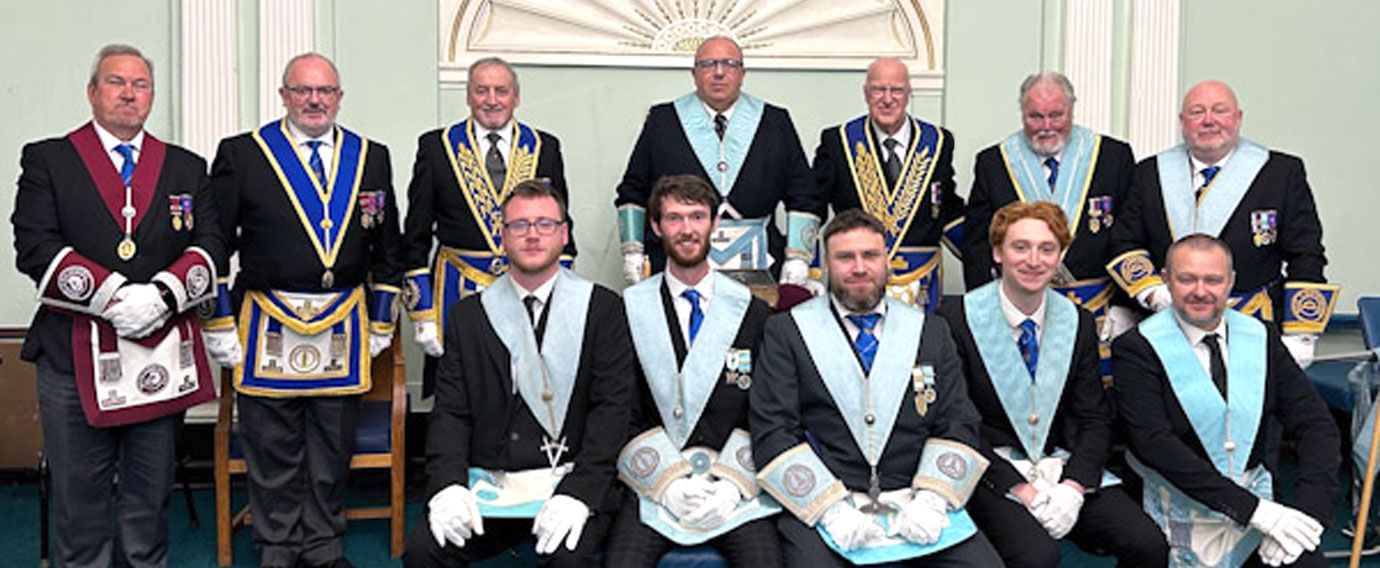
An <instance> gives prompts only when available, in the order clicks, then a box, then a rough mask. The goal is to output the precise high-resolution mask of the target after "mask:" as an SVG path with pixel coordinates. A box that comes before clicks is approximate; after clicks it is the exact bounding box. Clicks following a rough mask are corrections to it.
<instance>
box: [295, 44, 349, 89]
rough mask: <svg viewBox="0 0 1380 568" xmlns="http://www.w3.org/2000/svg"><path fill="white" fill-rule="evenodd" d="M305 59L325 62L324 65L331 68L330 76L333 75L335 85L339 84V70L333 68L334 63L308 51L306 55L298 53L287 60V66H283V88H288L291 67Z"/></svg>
mask: <svg viewBox="0 0 1380 568" xmlns="http://www.w3.org/2000/svg"><path fill="white" fill-rule="evenodd" d="M305 59H320V60H322V61H325V62H326V65H329V66H331V74H333V75H335V82H336V83H339V82H340V70H339V69H336V67H335V62H334V61H331V60H330V59H329V58H327V57H326V56H324V55H321V54H320V53H317V52H315V51H308V52H306V53H299V54H297V55H294V56H292V59H289V60H288V62H287V65H284V66H283V86H284V87H287V86H288V74H289V73H291V72H292V66H293V65H296V64H297V62H298V61H302V60H305ZM337 86H339V85H337Z"/></svg>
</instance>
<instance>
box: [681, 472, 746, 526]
mask: <svg viewBox="0 0 1380 568" xmlns="http://www.w3.org/2000/svg"><path fill="white" fill-rule="evenodd" d="M737 507H738V486H736V485H734V484H732V483H729V482H728V481H725V480H722V479H720V480H718V481H715V482H713V483H710V484H709V489H708V491H706V492H705V495H704V499H703V500H702V501H700V506H699V507H698V508H696V509H695V510H694V511H691V512H690V514H688V515H684V516H680V515H678V516H677V517H678V518H679V519H680V521H681V522H682V523H684V524H685V525H687V526H691V527H698V528H702V529H709V528H713V527H717V526H719V525H722V524H724V523H725V522H728V517H729V515H732V514H733V510H734V509H736V508H737Z"/></svg>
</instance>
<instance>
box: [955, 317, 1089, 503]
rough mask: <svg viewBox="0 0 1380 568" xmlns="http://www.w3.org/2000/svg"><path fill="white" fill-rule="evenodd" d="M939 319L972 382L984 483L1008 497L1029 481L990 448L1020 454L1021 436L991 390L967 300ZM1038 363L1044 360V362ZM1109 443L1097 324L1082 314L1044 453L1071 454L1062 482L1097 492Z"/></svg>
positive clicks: (969, 395)
mask: <svg viewBox="0 0 1380 568" xmlns="http://www.w3.org/2000/svg"><path fill="white" fill-rule="evenodd" d="M939 313H940V315H942V316H943V317H944V319H945V320H947V321H948V323H949V329H950V330H951V331H952V332H953V338H954V345H955V346H956V347H957V348H958V356H959V358H960V359H961V360H962V361H963V374H964V376H966V377H967V378H968V397H969V398H971V399H972V401H973V406H974V407H976V408H977V410H978V414H981V415H982V445H981V446H980V448H979V450H980V451H981V452H982V454H983V455H984V456H986V457H987V459H988V460H989V461H991V462H992V463H991V466H989V467H988V468H987V472H986V473H984V474H983V477H982V482H983V483H984V484H986V485H987V486H988V487H990V488H991V489H992V490H993V491H995V492H997V493H998V494H1004V493H1006V492H1007V491H1009V490H1010V489H1011V487H1012V486H1014V485H1016V484H1018V483H1024V482H1025V478H1024V477H1022V476H1021V474H1020V473H1018V472H1017V471H1016V468H1015V467H1013V466H1012V465H1011V462H1008V461H1006V460H1004V459H1001V457H999V456H997V454H996V453H995V452H993V451H992V448H993V447H1001V446H1011V447H1015V448H1021V447H1023V446H1022V445H1021V441H1020V435H1018V434H1017V433H1016V431H1015V430H1014V429H1012V427H1011V420H1010V418H1008V417H1007V416H1006V410H1004V408H1005V407H1004V406H1003V405H1002V402H1001V398H1000V397H999V396H998V395H997V391H996V389H995V387H993V385H992V377H991V376H990V375H989V374H988V373H987V366H986V364H985V363H983V360H982V354H981V352H979V351H978V346H977V342H976V340H974V339H973V330H972V328H969V327H968V319H967V310H966V309H965V307H964V305H963V298H962V297H961V296H960V297H954V298H950V299H949V300H948V301H945V302H944V303H943V304H942V305H941V306H940V308H939ZM1014 341H1015V340H1014V339H1013V340H1012V342H1014ZM1041 355H1043V353H1042V354H1041ZM1040 359H1041V361H1044V360H1045V359H1044V357H1043V356H1042V357H1041V358H1040ZM1042 419H1044V418H1042ZM1111 437H1112V406H1111V402H1110V401H1109V400H1108V399H1107V394H1106V393H1105V392H1104V390H1103V388H1102V374H1101V372H1100V371H1099V369H1098V356H1097V324H1096V323H1094V321H1093V318H1092V314H1089V313H1088V312H1087V311H1086V310H1083V309H1081V308H1080V309H1079V310H1078V331H1077V339H1076V340H1075V341H1074V344H1073V361H1071V362H1070V363H1069V374H1068V377H1067V378H1066V379H1065V382H1064V390H1063V394H1062V395H1061V396H1060V398H1059V408H1058V410H1056V411H1055V413H1054V424H1053V425H1052V426H1050V431H1049V440H1048V441H1047V442H1046V443H1045V447H1044V450H1045V452H1053V451H1054V448H1055V447H1060V448H1064V449H1066V450H1068V451H1069V453H1070V454H1072V455H1071V456H1070V457H1069V461H1068V463H1067V464H1066V465H1065V466H1064V478H1066V479H1073V480H1074V481H1077V482H1078V483H1080V484H1082V485H1083V487H1086V488H1088V489H1094V488H1096V487H1098V486H1099V485H1101V483H1102V467H1103V465H1104V464H1105V463H1106V461H1107V453H1108V447H1109V446H1110V444H1111Z"/></svg>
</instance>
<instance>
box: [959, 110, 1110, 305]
mask: <svg viewBox="0 0 1380 568" xmlns="http://www.w3.org/2000/svg"><path fill="white" fill-rule="evenodd" d="M1000 146H1001V143H997V144H995V145H993V146H989V147H987V148H986V149H984V150H983V151H981V152H979V153H978V155H977V161H976V162H975V163H974V165H973V188H972V190H971V191H969V192H968V215H967V220H966V221H965V222H964V224H965V229H964V233H963V283H964V285H965V286H967V288H968V289H969V290H972V289H974V288H977V287H978V286H981V285H983V284H986V283H988V282H991V281H992V280H993V279H994V278H996V270H997V268H996V266H995V263H993V262H992V244H991V241H990V239H988V237H987V232H988V228H989V227H990V225H991V224H992V215H995V214H996V212H997V210H998V209H1001V208H1002V207H1004V206H1006V205H1007V204H1009V203H1011V202H1013V201H1016V200H1017V199H1018V198H1017V196H1016V186H1015V185H1013V184H1012V183H1011V174H1009V173H1008V172H1007V170H1006V163H1005V162H1004V161H1003V160H1002V159H1001V148H1000ZM1094 165H1095V166H1096V167H1095V169H1094V170H1093V176H1092V183H1091V185H1089V186H1088V195H1087V196H1088V197H1111V198H1112V217H1113V221H1112V225H1111V226H1110V227H1109V226H1107V223H1106V218H1105V217H1104V218H1103V219H1101V220H1100V221H1099V224H1100V226H1099V227H1098V230H1097V232H1093V230H1092V227H1091V226H1090V225H1089V221H1090V220H1091V216H1090V215H1088V210H1087V204H1086V201H1085V203H1084V204H1083V205H1082V207H1083V214H1082V216H1081V218H1080V219H1079V221H1078V227H1077V228H1076V230H1075V231H1074V234H1073V242H1072V243H1069V247H1068V253H1067V254H1066V255H1064V264H1065V265H1066V266H1068V269H1069V272H1071V273H1073V276H1074V277H1075V278H1077V279H1079V280H1083V279H1087V278H1103V277H1106V276H1107V262H1109V261H1111V260H1112V258H1114V255H1113V254H1110V253H1109V251H1108V243H1110V242H1111V238H1112V237H1111V235H1112V233H1113V232H1114V231H1115V229H1114V227H1116V226H1118V225H1121V224H1122V223H1124V222H1125V219H1126V215H1125V207H1126V203H1127V201H1128V200H1129V199H1132V198H1133V197H1132V195H1131V193H1132V192H1131V172H1132V170H1133V169H1134V168H1135V159H1134V158H1133V157H1132V156H1131V147H1130V146H1129V145H1127V144H1126V143H1125V142H1122V141H1120V140H1117V139H1116V138H1112V137H1110V136H1103V137H1102V143H1101V145H1100V148H1099V149H1098V154H1097V163H1096V164H1094Z"/></svg>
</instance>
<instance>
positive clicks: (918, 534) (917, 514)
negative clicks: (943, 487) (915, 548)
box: [887, 489, 949, 546]
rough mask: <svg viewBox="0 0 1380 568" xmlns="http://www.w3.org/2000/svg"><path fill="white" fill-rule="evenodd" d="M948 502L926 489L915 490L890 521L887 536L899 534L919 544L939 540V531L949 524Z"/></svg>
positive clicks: (932, 542)
mask: <svg viewBox="0 0 1380 568" xmlns="http://www.w3.org/2000/svg"><path fill="white" fill-rule="evenodd" d="M948 510H949V504H948V503H947V502H945V501H944V498H943V497H940V496H939V494H938V493H935V492H933V491H930V490H928V489H921V490H919V491H916V492H915V498H914V499H912V500H911V502H910V503H909V504H907V505H906V506H905V507H902V508H901V513H900V514H899V515H896V520H895V521H892V523H891V529H890V530H889V531H887V534H888V535H889V536H896V535H900V536H901V538H904V539H906V540H909V541H911V542H913V543H915V544H919V545H921V546H924V545H927V544H934V543H935V542H937V541H939V533H940V531H943V530H944V527H947V526H949V515H948Z"/></svg>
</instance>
